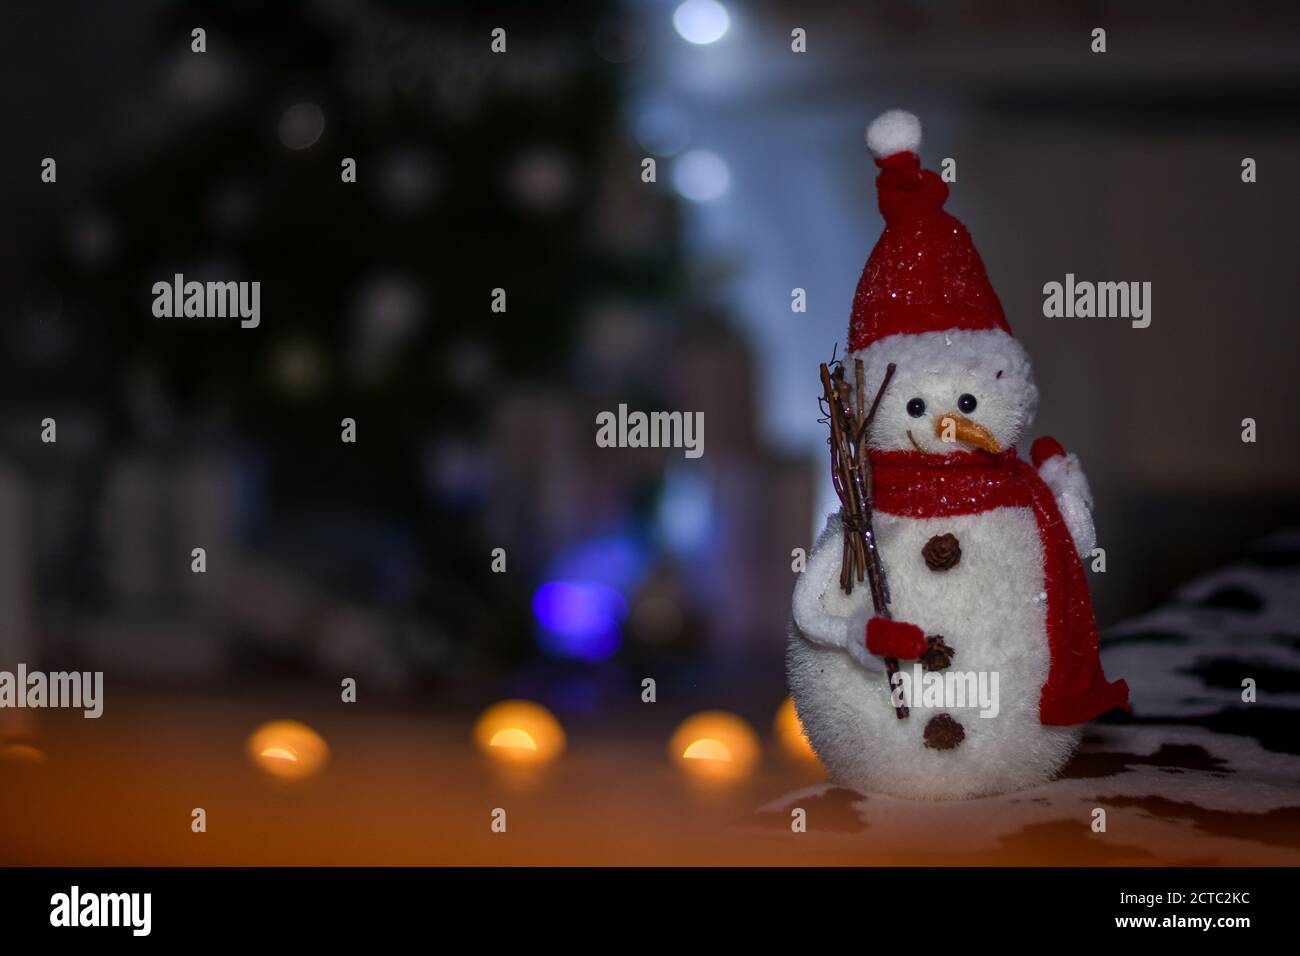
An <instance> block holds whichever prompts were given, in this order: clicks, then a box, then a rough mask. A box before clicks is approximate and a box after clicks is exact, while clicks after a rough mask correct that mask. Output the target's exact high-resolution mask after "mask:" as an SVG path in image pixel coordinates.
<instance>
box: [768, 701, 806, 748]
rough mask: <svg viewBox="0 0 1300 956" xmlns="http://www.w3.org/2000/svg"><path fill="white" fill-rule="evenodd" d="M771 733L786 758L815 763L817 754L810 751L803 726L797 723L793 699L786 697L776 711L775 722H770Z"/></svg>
mask: <svg viewBox="0 0 1300 956" xmlns="http://www.w3.org/2000/svg"><path fill="white" fill-rule="evenodd" d="M772 732H773V733H774V734H775V735H776V742H777V744H778V745H779V746H780V747H781V752H782V753H784V754H785V755H786V756H787V757H793V758H794V759H795V760H799V761H811V762H813V763H816V762H817V754H816V752H814V750H813V749H812V744H810V743H809V742H808V737H807V736H806V735H805V734H804V732H803V724H802V723H800V722H799V714H798V712H796V711H795V709H794V698H793V697H787V698H786V699H785V700H784V702H782V704H781V706H780V707H779V708H778V709H777V712H776V720H774V721H773V722H772Z"/></svg>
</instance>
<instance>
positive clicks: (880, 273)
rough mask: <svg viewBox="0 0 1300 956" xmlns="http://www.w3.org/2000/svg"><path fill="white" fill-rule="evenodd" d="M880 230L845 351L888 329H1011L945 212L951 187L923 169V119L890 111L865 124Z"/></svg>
mask: <svg viewBox="0 0 1300 956" xmlns="http://www.w3.org/2000/svg"><path fill="white" fill-rule="evenodd" d="M867 146H868V147H870V149H871V151H872V152H873V153H874V154H875V156H876V165H877V166H879V167H880V175H879V176H877V177H876V191H877V194H878V196H879V201H880V213H881V215H882V216H884V217H885V231H884V233H883V234H882V235H881V237H880V241H879V242H877V243H876V248H875V249H873V250H872V251H871V257H870V258H869V259H868V260H867V265H866V268H864V269H863V270H862V278H861V279H860V280H859V281H858V290H857V292H856V294H855V295H854V296H853V313H852V316H851V318H850V319H849V350H850V351H852V352H857V351H860V350H862V349H865V348H867V347H868V346H870V345H871V344H873V343H874V342H877V341H879V340H880V339H883V338H886V337H888V336H891V335H915V334H920V333H924V332H947V331H952V330H966V331H981V330H999V331H1002V332H1005V333H1006V334H1007V335H1010V334H1011V327H1010V326H1009V325H1007V319H1006V316H1005V315H1004V314H1003V312H1002V303H1001V302H999V301H998V297H997V294H996V293H995V292H994V291H993V286H992V285H990V284H989V277H988V274H987V273H986V272H985V271H984V263H983V261H981V259H980V256H979V253H978V252H976V251H975V244H974V243H973V242H972V241H971V237H970V233H969V232H967V231H966V227H965V226H963V225H962V224H961V223H960V222H958V221H957V220H956V219H955V218H954V217H953V216H951V215H949V214H948V213H946V212H944V210H943V204H944V201H945V200H946V199H947V198H948V186H947V184H945V183H944V181H943V180H942V179H940V178H939V176H938V175H937V174H935V173H933V172H931V171H930V170H928V169H922V168H921V160H920V158H919V157H918V156H917V154H916V151H917V149H919V148H920V146H921V122H920V120H918V119H917V118H916V117H915V116H913V115H912V114H911V113H906V112H904V111H902V110H890V111H889V112H888V113H884V114H882V115H881V116H879V117H878V118H877V119H876V120H875V121H874V122H873V123H872V124H871V126H870V127H868V128H867Z"/></svg>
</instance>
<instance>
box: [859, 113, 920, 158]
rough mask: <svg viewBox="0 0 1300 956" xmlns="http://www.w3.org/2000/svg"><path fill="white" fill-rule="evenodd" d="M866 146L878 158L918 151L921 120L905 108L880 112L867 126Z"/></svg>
mask: <svg viewBox="0 0 1300 956" xmlns="http://www.w3.org/2000/svg"><path fill="white" fill-rule="evenodd" d="M867 148H868V149H870V150H871V152H872V153H874V154H875V155H876V156H877V157H879V158H880V159H884V158H885V157H886V156H893V155H894V154H895V153H915V152H917V151H919V150H920V148H921V121H920V120H919V119H917V118H916V116H915V115H914V114H912V113H909V112H907V111H906V110H889V111H888V112H887V113H881V114H880V115H879V116H877V117H876V118H875V119H874V120H872V121H871V125H870V126H868V127H867Z"/></svg>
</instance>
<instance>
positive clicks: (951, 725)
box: [925, 714, 966, 750]
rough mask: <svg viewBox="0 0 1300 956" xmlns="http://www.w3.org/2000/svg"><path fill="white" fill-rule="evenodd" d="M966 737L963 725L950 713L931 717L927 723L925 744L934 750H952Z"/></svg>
mask: <svg viewBox="0 0 1300 956" xmlns="http://www.w3.org/2000/svg"><path fill="white" fill-rule="evenodd" d="M965 739H966V731H965V730H964V729H963V728H962V725H961V724H960V723H958V722H957V721H955V720H953V719H952V717H950V716H949V715H948V714H939V715H938V716H937V717H931V718H930V722H929V723H928V724H926V725H925V745H926V746H927V747H930V748H931V749H933V750H952V749H953V748H954V747H956V746H957V745H958V744H959V743H961V742H962V741H963V740H965Z"/></svg>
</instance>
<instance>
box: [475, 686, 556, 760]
mask: <svg viewBox="0 0 1300 956" xmlns="http://www.w3.org/2000/svg"><path fill="white" fill-rule="evenodd" d="M474 741H475V742H476V743H477V744H478V747H479V750H481V751H482V752H483V753H485V754H487V755H488V756H489V757H491V758H492V759H494V760H497V761H503V762H508V763H520V764H533V765H541V764H545V763H550V762H551V761H552V760H554V759H555V758H556V757H558V756H559V755H560V754H561V753H563V752H564V743H565V741H564V728H562V727H561V726H560V722H559V721H558V720H556V719H555V716H554V715H553V714H552V713H551V712H550V711H549V710H547V709H546V708H545V707H543V706H541V705H540V704H534V703H533V702H532V701H528V700H504V701H502V702H501V703H499V704H493V705H492V706H491V707H489V708H488V709H487V710H485V711H483V714H482V716H480V717H479V719H478V722H477V723H475V725H474Z"/></svg>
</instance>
